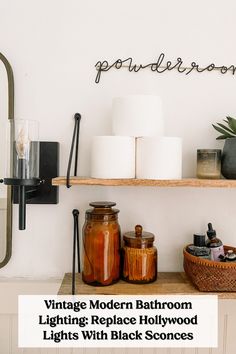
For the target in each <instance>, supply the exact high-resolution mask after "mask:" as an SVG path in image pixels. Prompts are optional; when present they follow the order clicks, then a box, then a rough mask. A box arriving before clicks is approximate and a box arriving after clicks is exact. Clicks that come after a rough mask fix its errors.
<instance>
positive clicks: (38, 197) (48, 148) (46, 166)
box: [13, 141, 59, 204]
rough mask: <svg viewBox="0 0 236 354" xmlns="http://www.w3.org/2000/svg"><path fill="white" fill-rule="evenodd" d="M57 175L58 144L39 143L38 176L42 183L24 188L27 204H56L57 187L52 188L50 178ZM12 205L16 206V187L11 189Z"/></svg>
mask: <svg viewBox="0 0 236 354" xmlns="http://www.w3.org/2000/svg"><path fill="white" fill-rule="evenodd" d="M58 175H59V143H57V142H47V141H40V159H39V176H40V179H41V180H44V183H41V184H40V185H39V186H36V187H26V203H27V204H57V203H58V202H59V190H58V187H55V186H52V183H51V182H52V178H54V177H57V176H58ZM13 203H14V204H18V187H13Z"/></svg>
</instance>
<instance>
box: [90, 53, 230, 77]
mask: <svg viewBox="0 0 236 354" xmlns="http://www.w3.org/2000/svg"><path fill="white" fill-rule="evenodd" d="M164 60H165V54H164V53H161V54H160V55H159V57H158V59H157V61H156V62H151V63H148V64H145V65H144V64H134V63H133V58H132V57H128V58H126V59H124V60H122V59H117V60H116V61H114V62H113V63H112V64H109V62H108V61H107V60H104V61H98V62H97V63H96V65H95V67H96V70H97V75H96V78H95V83H97V84H98V83H99V82H100V80H101V73H102V72H105V71H109V70H110V69H111V68H114V69H117V70H119V69H121V68H126V69H128V71H129V72H135V73H137V72H139V71H141V70H143V69H148V68H149V69H150V70H151V71H152V72H157V73H159V74H162V73H164V72H165V71H171V70H173V69H176V70H178V72H179V73H180V74H185V75H189V74H191V73H192V72H193V71H196V72H197V73H203V72H204V71H209V72H210V71H214V70H217V71H219V72H220V73H221V74H226V73H227V72H228V71H231V73H232V75H234V74H235V72H236V66H235V65H230V66H229V67H227V66H224V65H222V66H216V65H215V64H214V63H211V64H209V65H207V66H205V67H199V64H197V63H196V62H194V61H193V62H192V63H191V66H190V67H185V66H183V60H182V58H180V57H178V58H177V59H176V63H174V64H173V63H172V61H170V60H167V61H166V63H164Z"/></svg>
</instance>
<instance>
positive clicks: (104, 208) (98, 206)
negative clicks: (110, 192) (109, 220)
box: [86, 201, 119, 215]
mask: <svg viewBox="0 0 236 354" xmlns="http://www.w3.org/2000/svg"><path fill="white" fill-rule="evenodd" d="M89 205H90V206H92V207H93V209H88V210H86V214H92V215H94V214H96V215H97V214H106V215H107V214H111V215H113V214H117V213H119V210H118V209H112V207H113V206H115V205H116V203H115V202H105V201H102V202H91V203H89Z"/></svg>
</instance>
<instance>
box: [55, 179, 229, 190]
mask: <svg viewBox="0 0 236 354" xmlns="http://www.w3.org/2000/svg"><path fill="white" fill-rule="evenodd" d="M52 185H53V186H65V185H66V177H56V178H53V180H52ZM70 185H72V186H73V185H74V186H75V185H76V186H77V185H78V186H79V185H86V186H143V187H145V186H147V187H148V186H149V187H193V188H196V187H199V188H202V187H207V188H236V180H232V179H198V178H184V179H173V180H157V179H136V178H130V179H125V178H124V179H102V178H89V177H71V178H70Z"/></svg>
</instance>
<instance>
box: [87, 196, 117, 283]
mask: <svg viewBox="0 0 236 354" xmlns="http://www.w3.org/2000/svg"><path fill="white" fill-rule="evenodd" d="M89 205H91V206H92V207H93V209H89V210H87V211H86V220H85V223H84V227H83V272H82V278H83V281H84V282H85V283H87V284H90V285H95V286H105V285H110V284H113V283H115V282H116V281H118V280H119V278H120V226H119V224H118V213H119V210H118V209H113V208H112V207H113V206H115V205H116V203H113V202H94V203H90V204H89Z"/></svg>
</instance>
